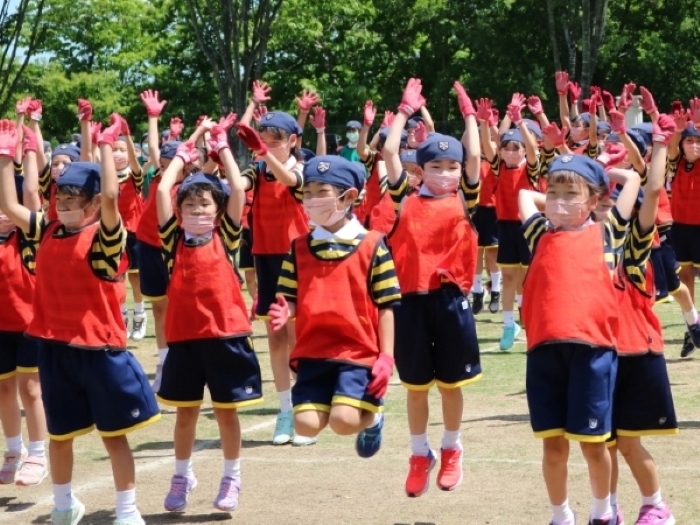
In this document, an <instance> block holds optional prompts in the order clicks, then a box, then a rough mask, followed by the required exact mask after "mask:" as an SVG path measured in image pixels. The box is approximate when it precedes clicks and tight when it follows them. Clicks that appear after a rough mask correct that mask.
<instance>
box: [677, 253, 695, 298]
mask: <svg viewBox="0 0 700 525" xmlns="http://www.w3.org/2000/svg"><path fill="white" fill-rule="evenodd" d="M678 276H679V277H680V278H681V282H682V283H683V284H684V285H685V286H686V288H688V292H689V294H690V299H691V301H692V302H693V304H695V266H693V265H692V264H691V263H688V264H683V265H682V266H681V271H680V272H679V274H678Z"/></svg>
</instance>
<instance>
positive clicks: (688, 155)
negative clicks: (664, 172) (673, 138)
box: [683, 141, 700, 162]
mask: <svg viewBox="0 0 700 525" xmlns="http://www.w3.org/2000/svg"><path fill="white" fill-rule="evenodd" d="M683 156H684V157H685V160H687V161H688V162H695V161H696V160H698V159H699V158H700V143H698V142H688V141H684V142H683Z"/></svg>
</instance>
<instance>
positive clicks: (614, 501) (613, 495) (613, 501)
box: [610, 492, 617, 507]
mask: <svg viewBox="0 0 700 525" xmlns="http://www.w3.org/2000/svg"><path fill="white" fill-rule="evenodd" d="M610 506H611V507H616V506H617V492H611V493H610Z"/></svg>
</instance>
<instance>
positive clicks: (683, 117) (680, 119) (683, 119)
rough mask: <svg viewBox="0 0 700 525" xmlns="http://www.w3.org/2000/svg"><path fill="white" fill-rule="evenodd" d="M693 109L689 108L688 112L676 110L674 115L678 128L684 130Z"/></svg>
mask: <svg viewBox="0 0 700 525" xmlns="http://www.w3.org/2000/svg"><path fill="white" fill-rule="evenodd" d="M690 102H691V103H692V102H693V101H692V100H691V101H690ZM691 113H692V112H691V110H688V112H687V113H686V112H685V111H674V112H673V115H671V116H672V117H673V121H674V122H675V123H676V129H680V130H684V129H685V127H686V126H687V125H688V117H689V116H690V114H691Z"/></svg>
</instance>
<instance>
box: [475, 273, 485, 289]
mask: <svg viewBox="0 0 700 525" xmlns="http://www.w3.org/2000/svg"><path fill="white" fill-rule="evenodd" d="M472 293H484V285H483V282H482V277H481V274H478V275H475V276H474V283H473V284H472Z"/></svg>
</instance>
